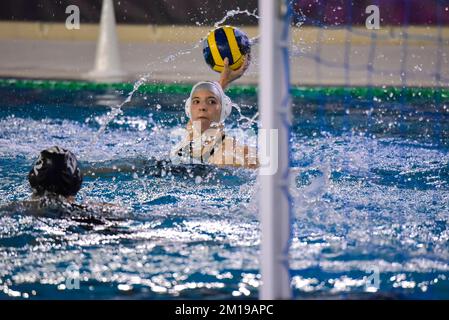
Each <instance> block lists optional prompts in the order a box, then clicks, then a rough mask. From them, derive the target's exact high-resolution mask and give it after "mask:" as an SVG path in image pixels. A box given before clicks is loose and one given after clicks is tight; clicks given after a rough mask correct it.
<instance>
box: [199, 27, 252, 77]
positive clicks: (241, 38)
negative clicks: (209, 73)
mask: <svg viewBox="0 0 449 320" xmlns="http://www.w3.org/2000/svg"><path fill="white" fill-rule="evenodd" d="M250 51H251V45H250V41H249V39H248V36H247V35H246V34H245V33H244V32H243V31H241V30H240V29H238V28H235V27H231V26H222V27H218V28H216V29H214V30H212V31H211V32H209V34H208V35H207V37H206V38H205V39H204V43H203V55H204V59H205V60H206V63H207V64H208V65H209V66H210V67H211V68H212V69H213V70H215V71H217V72H221V71H223V68H224V61H223V60H224V58H228V59H229V67H230V68H231V69H232V70H237V69H238V68H240V67H241V65H242V64H243V61H244V59H243V56H244V55H245V54H249V53H250Z"/></svg>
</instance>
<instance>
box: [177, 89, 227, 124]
mask: <svg viewBox="0 0 449 320" xmlns="http://www.w3.org/2000/svg"><path fill="white" fill-rule="evenodd" d="M200 89H204V90H208V91H210V92H212V93H214V94H215V95H216V96H217V98H218V99H219V100H220V104H221V114H220V122H224V121H225V120H226V118H227V117H228V116H229V115H230V114H231V112H232V107H233V106H236V104H235V103H233V102H232V100H231V98H229V97H228V96H227V95H226V94H225V93H224V91H223V89H222V88H221V85H220V84H219V83H218V82H216V81H201V82H198V83H197V84H195V85H194V86H193V88H192V91H191V92H190V97H189V98H188V99H187V100H186V104H185V111H186V115H187V117H189V118H191V117H192V112H191V106H192V97H193V94H194V93H195V91H197V90H200Z"/></svg>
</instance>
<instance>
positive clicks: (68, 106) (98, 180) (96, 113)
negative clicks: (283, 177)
mask: <svg viewBox="0 0 449 320" xmlns="http://www.w3.org/2000/svg"><path fill="white" fill-rule="evenodd" d="M0 91H1V92H0V93H1V94H2V97H3V98H4V99H3V100H2V101H1V102H0V104H1V105H0V181H1V182H0V206H4V205H6V204H9V203H11V202H14V201H23V200H27V199H28V198H29V195H30V189H29V187H28V182H27V180H26V174H27V173H28V170H29V168H30V166H31V163H32V162H33V160H34V158H35V157H36V155H37V154H38V152H39V151H40V150H41V149H44V148H46V147H49V146H52V145H55V144H57V145H60V146H62V147H66V148H69V149H70V150H72V151H73V152H74V153H75V154H76V155H78V158H79V160H80V161H81V165H82V166H83V167H84V169H87V168H89V167H100V166H102V165H107V166H114V165H119V164H120V163H123V162H126V161H128V160H129V159H134V160H135V159H149V158H152V157H154V158H156V159H165V158H166V157H167V156H168V151H169V150H170V148H171V146H172V143H173V141H172V139H171V135H170V132H171V131H172V130H173V129H174V128H176V127H179V126H181V125H183V123H184V122H185V119H183V118H182V110H183V109H182V106H181V103H180V102H181V101H182V98H183V97H181V96H179V95H178V96H176V95H168V94H165V95H164V94H159V95H151V96H150V95H147V96H143V95H140V94H138V95H137V96H136V97H135V98H134V99H133V101H132V102H131V103H130V104H129V105H127V106H126V107H124V108H123V114H122V115H119V116H118V117H116V118H115V119H114V120H113V122H112V123H110V124H109V126H108V127H107V128H106V130H105V132H104V134H103V135H101V136H99V139H98V141H97V143H96V144H94V145H92V143H91V142H92V137H93V136H94V135H95V134H96V132H98V129H99V128H100V127H101V125H102V119H103V118H102V117H103V116H104V113H105V111H107V108H105V107H101V106H97V105H96V104H97V103H100V102H101V101H102V100H104V99H108V101H109V100H110V99H114V95H115V96H117V94H115V93H114V92H78V93H76V92H75V93H72V94H70V95H69V94H67V92H59V91H43V92H40V91H28V90H18V89H15V91H14V92H8V91H6V90H4V89H0ZM26 97H28V98H30V97H33V98H32V99H31V100H30V99H27V98H26ZM234 98H235V99H236V101H238V102H240V104H241V106H243V107H242V110H241V113H242V114H234V115H233V117H232V118H231V120H230V121H228V123H233V121H236V120H238V119H252V118H253V116H254V115H255V113H256V112H257V108H254V106H255V103H254V100H255V97H244V96H241V97H234ZM99 101H100V102H99ZM108 103H109V102H108ZM100 104H101V103H100ZM294 104H295V107H294V126H293V137H292V147H293V150H292V155H293V159H292V161H293V168H292V181H291V188H290V189H291V193H292V195H293V197H294V201H295V202H294V210H295V215H296V217H295V221H294V238H293V241H292V247H291V250H290V256H291V262H290V263H291V270H292V275H293V278H292V284H293V287H294V290H295V295H296V296H297V297H311V298H312V297H339V298H351V297H364V298H449V296H448V292H449V290H448V289H449V285H448V279H447V277H448V276H449V263H448V261H449V241H448V240H449V229H448V221H449V210H448V209H447V203H449V154H448V144H447V142H448V141H447V139H448V136H449V135H448V134H447V133H448V132H449V130H448V128H447V127H445V126H446V123H449V122H448V121H447V120H448V119H447V116H446V115H444V114H443V115H442V114H440V113H438V114H435V112H431V110H427V109H426V106H424V105H423V106H415V107H416V113H417V115H416V117H409V116H407V118H406V119H404V118H403V117H404V113H401V110H400V109H394V106H392V107H391V108H388V107H389V105H387V104H383V105H382V108H384V110H386V111H385V112H383V113H382V112H380V111H379V113H375V112H371V113H370V112H368V113H364V112H363V110H364V108H365V107H364V106H363V105H357V106H349V107H348V106H346V107H347V108H349V112H346V111H345V106H344V104H343V103H340V102H338V101H337V102H334V103H333V104H332V105H326V104H323V105H316V104H315V105H314V104H312V103H310V102H307V101H300V100H295V101H294ZM245 106H251V108H250V107H245ZM380 109H381V108H380V107H379V109H376V110H380ZM368 110H369V109H368ZM392 110H394V111H392ZM398 112H399V113H398ZM404 112H406V113H407V114H408V113H409V112H410V110H409V109H407V110H406V111H404ZM242 116H243V117H242ZM421 118H423V119H421ZM420 119H421V120H420ZM427 119H431V120H432V121H435V119H436V121H439V122H438V123H439V126H438V130H436V129H435V125H434V123H435V122H433V124H432V122H431V121H427ZM395 121H396V122H397V123H399V124H398V125H391V126H390V125H389V124H390V123H393V124H394V123H395ZM241 125H244V124H242V123H241ZM380 133H381V134H380ZM87 150H89V152H87ZM201 172H202V171H194V172H193V173H187V174H185V173H186V172H184V174H183V173H182V172H181V174H179V172H175V173H174V174H172V175H162V174H148V172H146V173H145V172H139V171H137V172H134V173H126V172H116V173H109V174H103V175H97V176H86V179H85V182H84V184H83V188H82V190H81V192H80V193H79V195H78V197H77V201H78V202H80V203H82V202H86V201H90V202H97V203H100V202H108V203H114V204H117V205H120V206H123V207H126V208H129V210H130V216H127V217H126V218H117V217H108V216H106V215H104V214H102V213H101V212H96V213H94V214H93V217H94V218H95V219H93V220H89V219H82V218H81V217H80V215H77V214H74V215H70V217H64V216H62V217H48V216H45V215H43V216H42V215H41V216H36V215H32V214H25V213H23V212H22V213H21V212H14V210H3V211H2V212H1V217H0V297H2V298H11V297H22V298H55V299H64V298H75V299H76V298H117V297H119V298H233V297H234V298H256V297H257V293H258V287H259V285H260V275H259V274H258V269H259V264H258V258H259V256H258V255H259V236H260V234H259V219H258V216H257V186H258V184H257V178H256V177H257V172H255V171H251V170H246V169H229V168H227V169H216V170H213V178H211V179H205V178H204V176H202V173H201ZM203 173H204V172H203ZM209 173H210V172H209V171H208V174H209ZM198 177H200V178H198ZM99 221H100V222H101V223H99ZM376 273H378V278H379V281H380V288H379V290H377V289H376V288H374V287H370V286H367V285H366V284H367V279H368V278H369V277H370V276H373V275H375V274H376ZM77 281H78V282H79V286H77V285H76V284H77ZM78 287H79V289H77V288H78Z"/></svg>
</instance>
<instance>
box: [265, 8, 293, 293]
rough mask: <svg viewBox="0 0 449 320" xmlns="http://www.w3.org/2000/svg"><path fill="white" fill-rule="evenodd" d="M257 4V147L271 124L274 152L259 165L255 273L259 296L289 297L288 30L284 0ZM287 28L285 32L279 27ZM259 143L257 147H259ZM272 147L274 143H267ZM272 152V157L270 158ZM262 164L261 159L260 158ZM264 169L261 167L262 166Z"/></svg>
mask: <svg viewBox="0 0 449 320" xmlns="http://www.w3.org/2000/svg"><path fill="white" fill-rule="evenodd" d="M259 9H260V17H261V19H260V20H259V21H260V27H259V28H260V29H259V30H260V34H261V37H260V63H259V67H260V72H259V108H260V109H259V110H260V119H261V128H262V129H263V130H265V132H266V133H267V134H266V135H265V137H264V136H263V135H261V134H259V158H260V159H262V158H263V157H265V158H267V156H266V155H262V154H261V152H264V151H261V149H262V150H265V152H266V151H267V149H269V150H273V149H274V148H275V146H269V147H268V148H266V147H263V145H264V144H267V139H266V137H267V136H270V135H271V136H272V133H273V132H276V130H277V133H278V134H277V139H276V140H275V141H274V143H277V149H278V152H277V153H273V152H271V155H270V157H269V159H270V162H271V164H273V163H275V164H277V165H275V170H271V172H270V170H262V169H263V168H262V167H261V170H259V181H260V184H261V192H260V195H259V197H260V199H259V213H260V217H261V275H262V286H261V289H260V299H263V300H272V299H290V298H291V297H292V290H291V287H290V274H289V265H288V249H289V240H290V228H291V222H290V196H289V189H288V188H289V175H288V173H289V152H290V151H289V139H290V137H289V123H290V117H289V114H290V98H289V97H290V96H289V79H288V76H289V71H288V70H286V69H287V68H288V61H286V59H287V60H288V52H287V54H286V53H285V50H286V49H287V48H288V47H286V46H288V42H289V41H288V40H289V36H288V35H289V32H288V29H285V23H288V28H289V27H290V22H289V21H286V19H287V5H286V3H285V0H259ZM285 30H287V32H285ZM261 146H262V148H261ZM273 147H274V148H273ZM275 157H277V158H275ZM261 166H262V164H261ZM264 171H265V172H264Z"/></svg>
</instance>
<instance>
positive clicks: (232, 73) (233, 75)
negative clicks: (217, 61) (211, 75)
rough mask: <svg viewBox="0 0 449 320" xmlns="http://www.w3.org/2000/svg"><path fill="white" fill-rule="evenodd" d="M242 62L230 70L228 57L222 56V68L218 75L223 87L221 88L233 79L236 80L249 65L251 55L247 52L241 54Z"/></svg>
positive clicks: (224, 87)
mask: <svg viewBox="0 0 449 320" xmlns="http://www.w3.org/2000/svg"><path fill="white" fill-rule="evenodd" d="M243 59H244V60H243V63H242V65H241V66H240V68H238V69H237V70H232V69H231V68H230V67H229V59H228V58H224V69H223V71H222V72H221V75H220V81H219V83H220V85H221V87H222V88H223V90H225V89H226V87H227V86H228V85H229V84H230V83H231V82H232V81H234V80H237V79H238V78H240V77H241V76H242V75H243V74H244V73H245V71H246V69H248V67H249V63H250V61H251V56H250V55H249V54H247V55H244V56H243Z"/></svg>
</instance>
